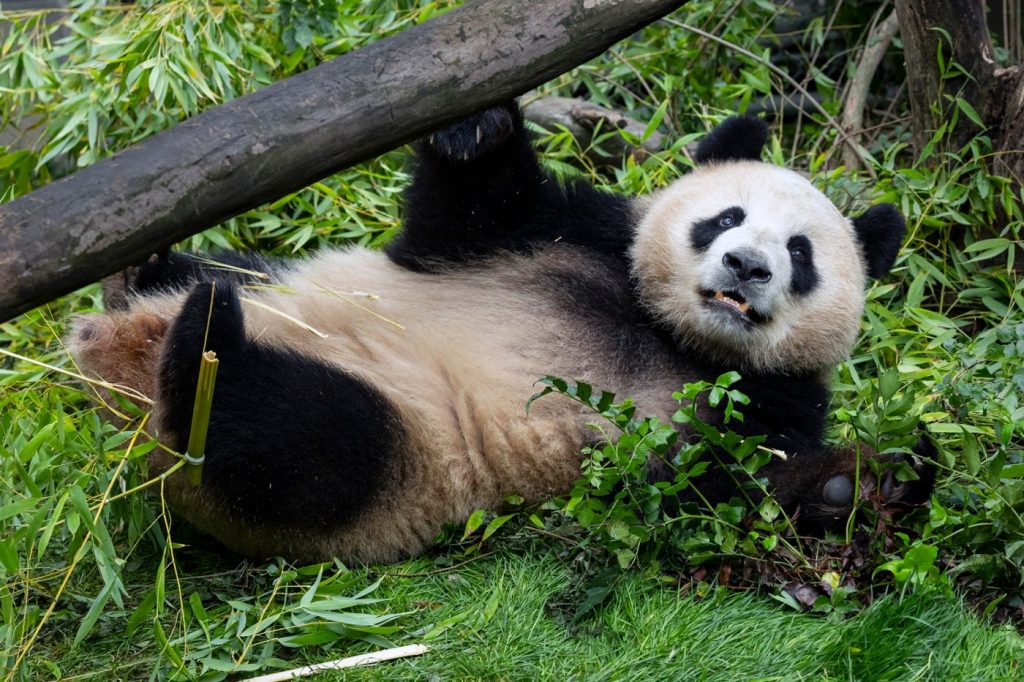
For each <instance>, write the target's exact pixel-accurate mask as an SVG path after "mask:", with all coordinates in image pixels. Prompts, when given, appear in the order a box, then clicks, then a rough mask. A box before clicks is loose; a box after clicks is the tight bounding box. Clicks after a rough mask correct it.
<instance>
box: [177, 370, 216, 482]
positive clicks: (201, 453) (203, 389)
mask: <svg viewBox="0 0 1024 682" xmlns="http://www.w3.org/2000/svg"><path fill="white" fill-rule="evenodd" d="M219 362H220V361H219V360H217V354H216V353H214V352H213V351H212V350H208V351H206V352H205V353H203V357H202V360H201V361H200V363H199V381H198V382H197V383H196V402H195V405H194V406H193V408H192V428H191V429H189V433H188V450H187V451H186V452H185V463H186V465H187V467H186V469H185V477H186V479H187V480H188V482H189V484H190V485H193V486H197V485H199V484H200V483H202V482H203V462H204V461H205V460H206V432H207V431H208V430H209V428H210V409H211V408H212V407H213V388H214V385H215V384H216V383H217V364H218V363H219Z"/></svg>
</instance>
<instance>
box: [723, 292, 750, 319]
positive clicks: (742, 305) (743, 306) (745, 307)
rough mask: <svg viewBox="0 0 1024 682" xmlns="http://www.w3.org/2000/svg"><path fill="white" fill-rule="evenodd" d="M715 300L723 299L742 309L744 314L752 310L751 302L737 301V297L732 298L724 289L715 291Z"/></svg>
mask: <svg viewBox="0 0 1024 682" xmlns="http://www.w3.org/2000/svg"><path fill="white" fill-rule="evenodd" d="M715 300H716V301H721V302H722V303H725V304H727V305H730V306H732V307H733V308H735V309H736V310H738V311H740V312H741V313H743V314H744V315H746V314H747V313H748V312H749V311H750V304H749V303H747V302H746V301H737V300H736V299H735V298H732V297H731V296H729V295H727V294H726V293H725V292H723V291H716V292H715Z"/></svg>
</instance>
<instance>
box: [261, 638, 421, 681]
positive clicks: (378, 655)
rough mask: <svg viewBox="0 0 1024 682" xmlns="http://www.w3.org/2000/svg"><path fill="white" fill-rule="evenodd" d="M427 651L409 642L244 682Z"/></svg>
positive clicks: (290, 677) (278, 678) (303, 674)
mask: <svg viewBox="0 0 1024 682" xmlns="http://www.w3.org/2000/svg"><path fill="white" fill-rule="evenodd" d="M428 651H430V647H427V646H424V645H422V644H410V645H409V646H400V647H396V648H394V649H384V650H383V651H374V652H372V653H369V654H359V655H358V656H349V657H348V658H342V659H340V660H337V661H328V662H326V663H316V664H314V665H307V666H305V667H303V668H295V669H293V670H285V671H283V672H279V673H271V674H269V675H260V676H259V677H252V678H249V679H248V680H247V681H246V682H285V680H294V679H298V678H300V677H309V676H310V675H316V674H317V673H321V672H324V671H326V670H341V669H343V668H355V667H358V666H364V665H374V664H375V663H380V662H382V661H390V660H393V659H396V658H405V657H406V656H419V655H421V654H425V653H427V652H428Z"/></svg>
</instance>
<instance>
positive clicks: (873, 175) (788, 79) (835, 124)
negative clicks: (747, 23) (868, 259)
mask: <svg viewBox="0 0 1024 682" xmlns="http://www.w3.org/2000/svg"><path fill="white" fill-rule="evenodd" d="M663 21H664V22H665V23H667V24H671V25H673V26H678V27H679V28H681V29H684V30H686V31H692V32H694V33H696V34H697V35H700V36H704V37H705V38H707V39H708V40H713V41H714V42H716V43H718V44H720V45H724V46H725V47H728V48H729V49H730V50H733V51H735V52H738V53H740V54H741V55H743V56H744V57H747V58H748V59H753V60H754V61H755V62H757V63H759V64H763V65H764V66H765V68H767V69H768V70H769V71H771V72H772V73H774V74H775V75H776V76H778V77H779V78H782V79H783V80H785V81H786V82H787V83H789V84H790V85H792V86H793V87H794V88H796V90H797V92H799V93H800V94H801V95H803V96H804V97H805V98H806V100H807V101H808V102H810V103H811V105H812V106H813V107H814V108H815V109H817V110H818V113H819V114H821V115H822V116H823V117H824V118H825V121H826V122H828V124H829V125H830V126H832V127H833V128H835V129H836V132H838V133H839V134H840V135H841V134H842V132H843V126H842V125H841V124H840V123H839V121H837V120H836V119H835V117H834V116H832V114H830V113H828V111H827V110H826V109H825V107H823V106H821V104H820V103H819V102H818V101H817V100H815V99H814V97H812V96H811V93H810V92H808V90H807V88H805V87H804V86H802V85H800V83H798V82H797V81H796V79H795V78H793V77H792V76H790V75H789V74H788V73H786V72H785V71H784V70H782V69H780V68H779V67H777V66H775V65H774V64H772V63H771V61H769V60H767V59H765V58H764V57H761V56H760V55H756V54H754V53H753V52H751V51H750V50H748V49H746V48H744V47H742V46H740V45H737V44H736V43H733V42H729V41H728V40H725V39H724V38H719V37H718V36H716V35H711V34H710V33H708V32H707V31H703V30H701V29H699V28H697V27H695V26H690V25H689V24H684V23H683V22H681V21H676V20H675V19H664V20H663ZM846 143H847V144H850V142H849V141H847V142H846ZM867 171H868V174H869V175H870V176H871V178H872V179H875V178H876V173H875V171H874V169H873V168H871V167H870V166H868V168H867Z"/></svg>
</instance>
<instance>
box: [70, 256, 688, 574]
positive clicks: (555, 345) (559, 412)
mask: <svg viewBox="0 0 1024 682" xmlns="http://www.w3.org/2000/svg"><path fill="white" fill-rule="evenodd" d="M560 282H571V283H575V285H577V286H581V287H582V288H583V289H584V290H589V289H591V288H592V287H591V285H592V286H593V287H600V286H611V287H612V290H613V291H614V290H615V289H614V288H615V287H620V288H625V289H627V290H628V281H626V280H624V279H622V278H618V280H617V276H616V275H615V273H612V272H610V271H607V270H605V269H603V267H602V265H601V263H600V261H599V260H593V259H591V258H590V257H589V256H588V254H587V253H586V251H585V250H582V249H578V248H575V247H561V246H556V247H551V248H548V249H546V250H542V251H539V252H537V253H535V254H533V255H512V254H503V255H501V256H500V257H498V258H495V259H492V260H489V261H485V262H483V263H481V264H479V265H474V266H472V267H461V268H458V269H452V270H450V271H446V272H440V273H438V272H433V273H419V272H414V271H412V270H409V269H406V268H403V267H401V266H398V265H395V264H394V263H392V262H391V261H390V260H389V259H388V258H387V257H386V256H385V255H383V254H381V253H379V252H375V251H369V250H365V249H351V250H345V251H335V252H327V253H323V254H320V255H318V256H316V257H315V258H313V259H310V260H307V261H300V262H298V263H295V264H293V265H290V266H288V267H287V268H285V269H283V270H280V271H278V272H275V273H274V281H273V283H272V284H267V285H263V284H260V285H255V286H247V287H245V288H243V289H241V290H240V291H239V295H240V298H241V301H242V305H243V311H244V319H245V334H246V336H247V337H248V338H249V339H251V340H255V341H257V342H258V343H260V344H264V345H267V346H271V347H276V348H284V349H289V350H290V351H293V352H297V353H300V354H303V355H305V356H309V357H313V358H317V359H318V360H320V361H321V362H323V363H324V364H327V365H330V366H333V367H336V368H339V369H341V370H343V371H345V372H347V373H349V374H351V375H353V376H355V377H358V378H359V379H361V380H362V381H363V382H365V384H367V385H369V386H372V387H373V388H374V389H375V390H376V391H378V392H379V393H380V394H382V395H383V396H384V397H385V398H386V399H387V401H388V403H390V405H391V407H393V408H394V410H395V411H396V412H397V414H398V418H399V419H398V421H399V423H400V425H401V430H402V439H401V442H402V446H401V448H400V450H401V451H400V452H396V453H390V455H391V458H390V461H391V462H392V465H391V466H390V467H389V468H390V471H389V473H388V475H387V476H386V480H385V481H384V483H383V485H382V486H381V487H380V490H378V491H377V492H376V494H375V495H374V502H373V504H371V505H367V507H366V508H365V509H363V510H362V511H361V513H360V514H358V515H357V516H356V518H355V519H353V520H350V521H347V522H345V523H343V524H340V525H338V526H336V527H331V528H327V529H323V528H320V529H316V528H304V527H289V528H275V527H266V526H260V525H259V524H253V523H251V520H250V519H245V518H238V517H237V513H236V512H232V511H230V510H229V509H228V508H227V507H226V505H225V504H223V502H222V501H221V500H218V499H215V498H214V497H213V496H212V494H211V493H209V492H207V491H204V490H203V489H202V488H199V489H190V488H189V487H188V486H187V485H186V484H185V483H184V481H182V480H181V479H180V477H172V480H171V481H170V482H169V486H168V493H169V495H168V498H169V500H170V503H171V507H172V509H174V510H175V511H176V512H177V513H179V514H180V515H182V516H184V517H185V518H187V519H189V520H190V521H191V522H193V523H194V524H195V525H197V526H198V527H200V528H202V529H204V530H206V531H208V532H210V533H211V534H213V535H215V536H216V537H217V538H218V539H220V540H221V541H222V542H223V543H224V544H226V545H227V546H228V547H231V548H233V549H235V550H236V551H239V552H240V553H242V554H245V555H249V556H261V555H266V554H268V553H270V554H272V553H281V552H282V551H284V552H285V553H286V554H287V555H288V556H292V557H300V558H308V559H318V558H323V557H330V556H338V557H341V558H343V559H346V560H347V559H351V558H358V559H360V560H364V561H392V560H395V559H397V558H400V557H402V556H407V555H409V554H414V553H417V552H420V551H422V550H423V549H425V548H426V547H427V546H429V544H430V542H431V540H432V539H433V538H434V537H435V536H436V535H437V533H438V532H439V530H440V529H441V527H442V525H443V524H445V523H460V522H462V521H464V520H465V519H466V517H467V516H468V515H469V514H470V513H471V512H472V511H473V510H474V509H477V508H492V509H493V508H499V507H501V506H502V505H503V503H504V500H505V498H507V497H508V496H510V495H517V496H520V497H522V498H524V499H525V500H526V501H528V502H539V501H542V500H544V499H548V498H550V497H552V496H554V495H558V494H562V493H564V492H566V491H567V490H568V489H569V488H570V486H571V484H572V482H573V481H574V480H575V479H576V478H577V477H578V475H579V462H580V449H581V447H582V446H584V445H585V444H586V443H587V442H588V440H592V439H593V438H594V433H595V432H594V431H593V430H592V429H590V428H589V427H588V426H587V424H588V422H591V421H593V420H594V419H595V416H594V415H593V414H592V413H586V412H585V411H584V410H583V409H582V408H581V407H580V406H579V405H577V404H576V403H574V402H572V401H570V400H567V399H562V398H557V397H551V398H546V399H543V400H539V401H537V402H535V403H534V404H533V405H532V406H531V408H530V411H529V413H527V411H526V403H527V400H528V399H529V397H530V396H531V395H532V394H533V393H534V392H536V390H537V387H536V386H535V382H536V381H537V379H538V378H540V377H541V376H543V375H546V374H553V375H557V376H562V377H565V378H567V379H573V380H580V381H587V382H589V383H592V384H593V385H595V387H598V388H602V389H607V390H612V391H615V392H616V393H617V394H619V395H620V396H623V397H625V396H626V395H631V396H633V397H636V398H637V399H638V403H639V404H640V405H641V406H644V407H646V409H647V410H648V411H650V412H652V413H659V414H660V415H661V416H663V417H664V416H666V413H667V411H668V409H670V406H667V405H666V402H669V403H670V402H671V398H670V394H671V391H672V390H674V389H676V388H678V387H679V384H678V379H679V377H678V373H676V372H673V371H671V370H670V368H669V364H670V362H669V360H667V359H666V360H665V361H664V362H662V359H661V358H659V357H658V354H657V353H647V354H646V355H647V356H648V357H645V358H643V359H641V360H640V361H635V360H634V359H629V358H622V357H620V356H621V355H623V351H624V350H625V351H628V350H629V349H628V348H627V349H619V352H615V353H609V352H608V350H607V348H604V347H602V338H601V336H602V335H603V334H604V333H605V331H606V330H605V329H602V328H600V326H599V325H596V324H595V323H594V322H593V320H602V321H605V322H606V321H607V318H608V316H607V315H606V314H605V313H606V311H604V310H600V309H594V310H588V309H586V308H587V307H588V306H591V305H597V306H600V305H601V302H602V301H603V300H604V298H603V297H602V296H601V295H600V292H599V295H598V296H596V297H595V299H594V301H593V302H587V301H582V302H580V301H578V300H576V299H574V298H573V297H572V296H568V297H567V296H566V292H565V290H564V287H561V286H560V285H559V283H560ZM620 293H622V295H624V296H627V297H628V293H625V292H620ZM183 298H184V297H183V295H182V294H175V295H170V296H157V297H146V298H142V299H139V300H137V301H136V303H135V305H134V307H133V312H132V313H129V314H128V315H127V316H123V317H118V315H114V316H108V317H106V318H100V319H101V320H104V321H106V322H109V321H110V320H117V319H122V320H127V319H131V316H132V315H135V316H136V317H139V316H140V315H151V314H158V315H160V316H162V317H164V318H165V319H166V320H167V322H168V324H169V323H170V320H171V319H172V318H173V317H175V316H176V315H177V310H178V309H179V308H180V306H181V304H182V301H183ZM135 326H136V327H137V326H138V324H137V323H135ZM114 336H119V335H117V334H115V335H114ZM95 338H96V337H94V341H95ZM210 349H211V350H214V351H216V350H217V348H216V347H213V346H211V347H210ZM158 353H159V351H158V349H154V350H153V351H151V352H150V354H149V357H148V358H140V359H139V360H138V361H137V362H138V365H139V366H138V367H137V368H136V371H135V373H136V374H137V375H139V376H147V372H148V376H147V378H146V379H145V380H143V381H137V382H135V383H137V384H139V385H137V386H135V387H136V388H139V389H142V390H144V391H146V390H149V391H152V394H153V395H162V392H161V390H160V387H158V386H154V385H153V384H154V382H155V381H156V380H155V379H154V378H152V377H153V373H154V371H155V365H156V364H158V363H156V362H154V356H155V355H158ZM76 355H77V356H78V357H79V360H80V361H81V362H82V363H83V364H84V365H85V366H86V367H87V368H91V369H93V370H96V371H97V372H98V373H100V374H101V375H104V371H103V370H102V368H100V367H97V366H96V364H95V362H93V361H92V358H94V357H96V356H97V354H94V353H92V352H91V351H90V349H89V348H86V347H82V346H81V345H80V346H79V347H78V348H77V349H76ZM98 356H99V357H102V358H104V360H105V361H108V362H109V360H110V359H111V358H115V357H116V358H118V361H117V370H116V371H118V372H125V371H126V370H127V366H128V365H130V364H131V362H130V361H129V362H127V363H126V359H127V354H126V353H123V352H121V353H113V354H111V353H110V352H109V349H105V350H103V351H102V352H101V353H100V354H99V355H98ZM108 367H110V368H111V369H113V367H112V366H111V365H108ZM637 367H642V370H641V371H637V370H636V368H637ZM105 378H113V379H115V380H116V379H118V377H116V376H115V377H111V376H106V377H105ZM128 383H132V382H131V381H128ZM147 384H149V385H147ZM281 400H282V397H281V396H266V401H265V404H266V405H267V406H268V413H266V414H254V415H252V420H254V421H255V420H273V419H275V415H274V414H273V409H274V407H273V406H274V404H275V402H279V401H281ZM215 402H216V395H215ZM258 402H259V398H258V397H257V403H258ZM178 407H179V408H180V406H178ZM322 407H323V409H324V410H326V411H330V410H331V408H332V406H331V405H330V404H324V405H322ZM155 417H156V422H157V425H158V428H159V429H160V430H161V431H162V433H163V434H164V435H167V436H170V431H169V429H168V428H167V427H166V425H165V424H164V423H162V419H161V405H160V404H159V402H158V404H157V406H156V411H155ZM302 446H303V444H302V443H301V442H297V443H295V447H296V449H297V451H301V448H302ZM211 456H212V454H211ZM280 456H281V457H282V458H284V457H289V456H291V455H290V453H284V452H283V453H281V455H280ZM172 461H173V460H171V459H170V458H167V457H162V456H159V455H158V456H156V457H155V458H153V459H151V464H152V465H153V467H154V469H155V471H161V470H164V469H166V467H167V466H168V465H169V464H170V463H172ZM240 471H241V472H244V471H245V467H244V465H242V466H240ZM336 474H337V472H330V471H309V472H305V474H304V475H307V476H327V477H330V476H333V475H336ZM241 475H244V473H243V474H241ZM272 484H273V481H268V491H267V495H268V498H267V503H268V504H273V503H274V502H273V501H274V497H273V496H274V494H275V493H274V490H273V488H272Z"/></svg>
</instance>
